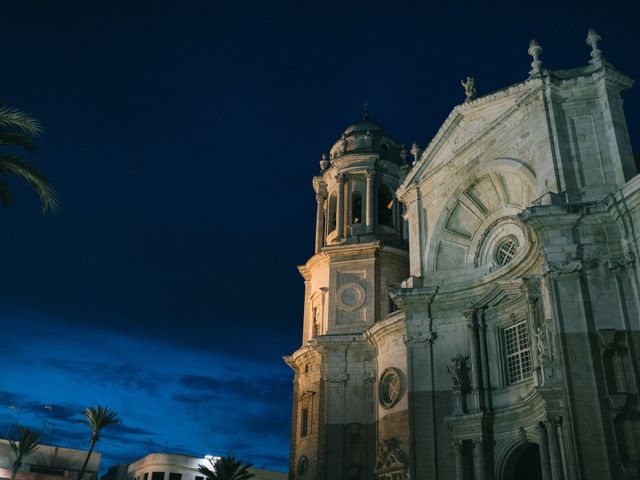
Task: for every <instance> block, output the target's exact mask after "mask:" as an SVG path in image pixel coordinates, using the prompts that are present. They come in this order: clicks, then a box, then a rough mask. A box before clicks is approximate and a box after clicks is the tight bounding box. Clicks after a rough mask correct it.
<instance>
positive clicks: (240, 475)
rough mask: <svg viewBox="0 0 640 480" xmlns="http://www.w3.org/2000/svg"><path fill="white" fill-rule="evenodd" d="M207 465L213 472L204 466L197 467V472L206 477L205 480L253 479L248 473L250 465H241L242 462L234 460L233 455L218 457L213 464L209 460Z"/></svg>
mask: <svg viewBox="0 0 640 480" xmlns="http://www.w3.org/2000/svg"><path fill="white" fill-rule="evenodd" d="M209 463H210V464H211V466H212V467H213V470H210V469H209V468H207V467H206V466H204V465H198V471H199V472H200V473H201V474H203V475H204V476H205V477H207V480H247V479H249V478H253V477H255V475H254V474H253V473H249V471H248V469H249V468H251V464H250V463H248V464H246V465H242V462H241V461H240V460H236V457H234V456H233V455H229V456H227V457H219V458H217V459H216V461H215V462H212V461H211V459H209Z"/></svg>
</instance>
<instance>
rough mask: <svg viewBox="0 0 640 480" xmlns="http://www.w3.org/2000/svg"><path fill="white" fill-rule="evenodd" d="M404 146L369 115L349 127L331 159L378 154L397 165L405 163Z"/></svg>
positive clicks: (336, 145)
mask: <svg viewBox="0 0 640 480" xmlns="http://www.w3.org/2000/svg"><path fill="white" fill-rule="evenodd" d="M403 150H404V146H402V145H399V144H398V142H396V141H395V140H394V139H393V138H391V137H390V136H389V134H388V133H387V131H386V130H385V128H384V127H383V126H382V125H380V124H379V123H378V122H375V121H373V120H371V119H370V118H369V117H368V116H367V115H365V117H364V118H363V119H362V120H361V121H359V122H357V123H354V124H352V125H349V126H348V127H347V128H346V129H345V130H344V132H343V133H342V136H341V137H340V139H339V140H338V141H337V142H336V143H335V144H334V145H333V147H332V148H331V158H332V159H334V158H338V157H341V156H343V155H351V154H363V153H365V154H366V153H377V154H380V155H381V156H383V158H384V159H386V160H390V161H392V162H395V163H399V164H403V163H405V162H404V160H403V159H402V155H401V152H402V151H403Z"/></svg>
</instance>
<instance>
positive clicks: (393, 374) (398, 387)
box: [379, 368, 404, 408]
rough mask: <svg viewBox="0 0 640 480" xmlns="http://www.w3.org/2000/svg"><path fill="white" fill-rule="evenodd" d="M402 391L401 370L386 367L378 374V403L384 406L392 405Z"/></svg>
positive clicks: (400, 395) (400, 396)
mask: <svg viewBox="0 0 640 480" xmlns="http://www.w3.org/2000/svg"><path fill="white" fill-rule="evenodd" d="M403 393H404V382H403V380H402V372H401V371H400V370H398V369H397V368H387V369H386V370H385V371H384V372H382V375H381V376H380V387H379V394H380V405H382V406H383V407H384V408H391V407H393V406H394V405H395V404H396V403H398V401H399V400H400V398H402V394H403Z"/></svg>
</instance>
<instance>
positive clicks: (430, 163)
mask: <svg viewBox="0 0 640 480" xmlns="http://www.w3.org/2000/svg"><path fill="white" fill-rule="evenodd" d="M541 88H542V83H541V82H540V80H539V79H530V80H526V81H524V82H521V83H518V84H515V85H513V86H511V87H508V88H505V89H502V90H499V91H497V92H495V93H492V94H489V95H485V96H483V97H479V98H477V99H475V100H473V101H470V102H467V103H463V104H460V105H457V106H456V107H455V108H454V109H453V110H452V111H451V113H450V114H449V116H448V117H447V119H446V120H445V121H444V123H443V124H442V126H441V127H440V129H439V130H438V133H437V134H436V135H435V136H434V137H433V139H432V140H431V142H430V143H429V145H428V146H427V148H425V150H424V151H423V152H422V153H421V154H420V156H419V158H418V161H417V162H416V163H415V165H414V166H413V168H412V169H411V170H410V171H409V173H408V175H407V177H406V178H405V180H404V182H403V184H402V185H401V186H400V188H399V194H400V196H402V191H403V190H404V189H405V188H407V186H408V185H410V184H412V183H416V182H419V181H420V180H421V179H422V178H423V177H424V176H425V174H426V173H427V172H431V171H434V170H436V169H438V168H439V167H440V166H442V165H444V164H446V163H448V162H449V160H451V159H452V158H454V157H455V156H457V155H460V154H461V153H463V152H464V151H465V150H466V149H468V148H469V147H470V146H471V145H473V144H474V143H475V142H477V141H478V140H480V139H481V138H483V137H484V136H485V135H486V134H487V133H489V132H490V131H492V130H493V129H495V128H496V127H498V126H499V125H501V124H502V123H504V122H506V121H508V120H509V118H510V117H511V116H512V114H513V113H514V112H516V111H517V110H518V108H519V107H520V105H521V104H522V103H523V102H524V101H525V100H526V99H527V98H529V97H531V96H532V95H534V94H535V93H537V92H538V91H539V90H540V89H541Z"/></svg>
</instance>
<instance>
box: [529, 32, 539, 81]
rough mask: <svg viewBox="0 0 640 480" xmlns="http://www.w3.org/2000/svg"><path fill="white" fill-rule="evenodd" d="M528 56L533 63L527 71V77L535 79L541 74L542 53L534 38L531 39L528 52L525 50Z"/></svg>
mask: <svg viewBox="0 0 640 480" xmlns="http://www.w3.org/2000/svg"><path fill="white" fill-rule="evenodd" d="M527 52H528V53H529V55H531V56H532V57H533V62H531V70H530V71H529V76H531V77H535V76H537V75H540V74H541V73H542V69H541V67H542V60H540V54H541V53H542V47H541V46H540V44H539V43H538V42H537V41H536V39H535V38H532V39H531V41H530V42H529V50H527Z"/></svg>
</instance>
